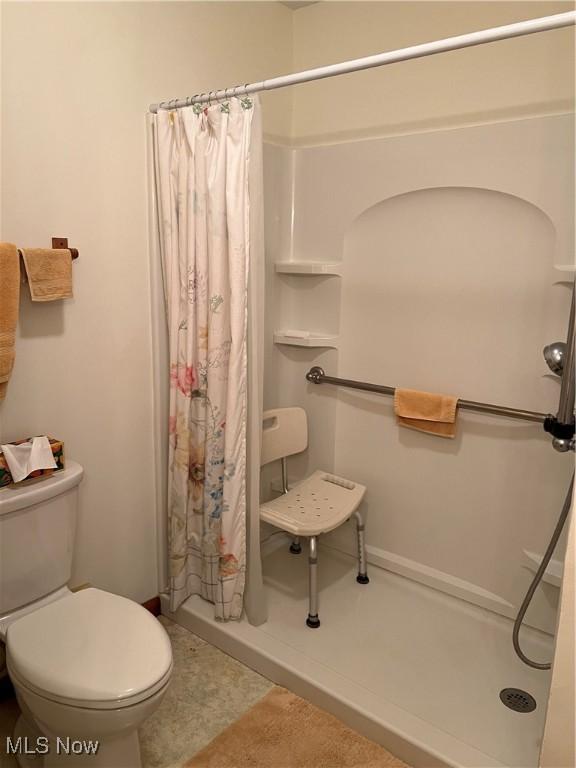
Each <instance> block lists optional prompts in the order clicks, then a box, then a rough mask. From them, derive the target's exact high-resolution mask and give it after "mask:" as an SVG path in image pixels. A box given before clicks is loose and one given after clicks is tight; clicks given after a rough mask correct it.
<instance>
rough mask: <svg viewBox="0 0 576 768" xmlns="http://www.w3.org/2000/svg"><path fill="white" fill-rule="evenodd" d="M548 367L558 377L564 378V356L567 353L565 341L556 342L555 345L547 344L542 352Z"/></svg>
mask: <svg viewBox="0 0 576 768" xmlns="http://www.w3.org/2000/svg"><path fill="white" fill-rule="evenodd" d="M542 353H543V355H544V360H545V361H546V365H547V366H548V368H550V370H551V371H552V373H555V374H556V376H562V372H563V370H564V355H565V353H566V344H565V342H563V341H555V342H554V343H553V344H547V345H546V346H545V347H544V349H543V350H542Z"/></svg>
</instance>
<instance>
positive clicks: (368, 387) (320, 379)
mask: <svg viewBox="0 0 576 768" xmlns="http://www.w3.org/2000/svg"><path fill="white" fill-rule="evenodd" d="M306 379H307V380H308V381H309V382H311V383H312V384H333V385H334V386H337V387H347V388H348V389H359V390H361V391H362V392H374V393H375V394H377V395H394V392H395V391H396V389H395V387H386V386H384V385H382V384H370V383H368V382H366V381H353V380H352V379H341V378H338V377H336V376H326V374H325V373H324V370H323V369H322V368H320V367H319V366H317V365H315V366H314V367H313V368H310V370H309V371H308V373H307V374H306ZM458 408H462V409H464V410H466V411H476V412H477V413H490V414H492V415H493V416H505V417H507V418H509V419H520V420H521V421H532V422H536V423H538V424H544V421H545V420H546V419H547V418H549V417H550V414H547V413H538V411H524V410H521V409H519V408H506V407H505V406H502V405H492V404H491V403H477V402H475V401H474V400H460V399H459V400H458Z"/></svg>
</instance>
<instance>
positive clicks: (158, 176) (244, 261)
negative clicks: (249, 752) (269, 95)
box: [152, 98, 265, 623]
mask: <svg viewBox="0 0 576 768" xmlns="http://www.w3.org/2000/svg"><path fill="white" fill-rule="evenodd" d="M152 128H153V141H154V178H155V203H156V214H157V221H158V235H159V250H160V256H161V261H162V274H163V284H164V298H165V306H166V317H167V325H168V346H169V371H167V372H166V374H167V375H168V376H169V414H168V441H169V447H168V482H167V486H168V505H167V540H168V550H169V551H168V563H169V568H168V571H169V593H170V609H171V610H172V611H174V610H176V608H178V606H179V605H180V604H181V603H182V602H183V601H184V600H185V599H186V598H187V597H189V596H190V595H201V596H202V597H203V598H205V599H207V600H210V601H211V602H212V603H214V606H215V616H216V618H218V619H224V620H226V619H238V618H239V617H240V615H241V613H242V609H243V606H245V607H246V609H247V612H248V614H249V618H250V620H251V621H252V622H253V623H261V621H263V620H264V619H265V615H264V611H265V606H264V599H263V592H262V576H261V565H260V547H259V519H258V518H259V513H258V510H259V468H260V432H261V424H262V378H263V376H262V347H263V343H262V316H263V236H262V226H263V225H262V222H263V216H262V207H263V195H262V130H261V118H260V106H259V103H258V100H257V99H248V98H243V99H232V100H230V101H229V102H226V103H218V104H215V105H211V106H208V107H202V106H200V105H194V106H190V107H186V108H184V109H179V110H174V111H167V110H160V111H159V112H158V114H157V115H155V116H154V118H153V126H152ZM247 576H248V580H249V584H248V587H247V589H246V594H245V585H246V579H247Z"/></svg>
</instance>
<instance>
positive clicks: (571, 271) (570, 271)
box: [554, 264, 576, 277]
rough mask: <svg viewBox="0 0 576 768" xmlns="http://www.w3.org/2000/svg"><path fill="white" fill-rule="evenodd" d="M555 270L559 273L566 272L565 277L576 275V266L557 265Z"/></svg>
mask: <svg viewBox="0 0 576 768" xmlns="http://www.w3.org/2000/svg"><path fill="white" fill-rule="evenodd" d="M554 269H556V270H557V271H558V272H564V274H565V275H568V276H572V277H574V275H575V274H576V264H556V266H555V267H554Z"/></svg>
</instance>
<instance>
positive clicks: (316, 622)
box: [306, 536, 320, 629]
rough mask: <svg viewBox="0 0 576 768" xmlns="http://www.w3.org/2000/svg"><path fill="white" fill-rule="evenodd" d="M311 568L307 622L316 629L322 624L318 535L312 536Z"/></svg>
mask: <svg viewBox="0 0 576 768" xmlns="http://www.w3.org/2000/svg"><path fill="white" fill-rule="evenodd" d="M308 563H309V570H310V583H309V589H310V594H309V600H310V602H309V608H308V618H307V619H306V624H307V626H309V627H310V628H311V629H316V628H317V627H319V626H320V619H319V618H318V537H317V536H311V537H310V554H309V556H308Z"/></svg>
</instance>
